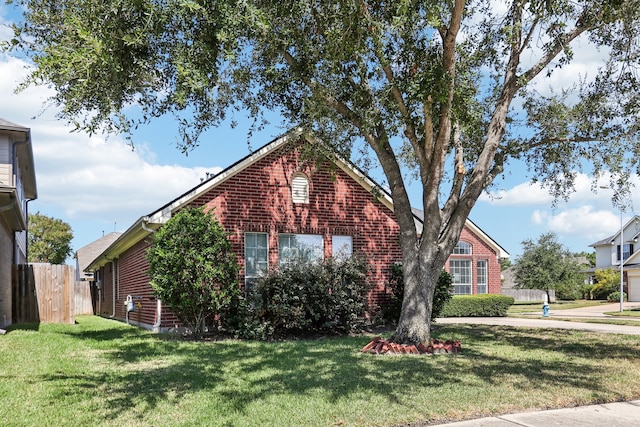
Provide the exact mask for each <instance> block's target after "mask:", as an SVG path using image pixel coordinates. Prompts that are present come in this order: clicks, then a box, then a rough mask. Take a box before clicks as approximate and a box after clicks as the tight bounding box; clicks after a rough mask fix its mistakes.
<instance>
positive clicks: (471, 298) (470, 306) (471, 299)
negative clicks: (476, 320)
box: [442, 294, 515, 317]
mask: <svg viewBox="0 0 640 427" xmlns="http://www.w3.org/2000/svg"><path fill="white" fill-rule="evenodd" d="M514 302H515V300H514V299H513V298H512V297H508V296H506V295H496V294H481V295H454V296H453V298H451V300H450V301H449V302H447V303H446V304H445V306H444V308H443V310H442V317H504V316H506V315H507V310H508V309H509V307H511V305H513V303H514Z"/></svg>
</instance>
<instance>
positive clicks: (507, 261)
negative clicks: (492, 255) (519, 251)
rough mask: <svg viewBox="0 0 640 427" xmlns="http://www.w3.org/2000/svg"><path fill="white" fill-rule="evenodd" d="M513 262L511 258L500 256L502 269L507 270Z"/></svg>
mask: <svg viewBox="0 0 640 427" xmlns="http://www.w3.org/2000/svg"><path fill="white" fill-rule="evenodd" d="M512 265H513V263H512V262H511V260H510V259H509V258H500V271H505V270H506V269H507V268H509V267H511V266H512Z"/></svg>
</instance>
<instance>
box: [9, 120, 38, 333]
mask: <svg viewBox="0 0 640 427" xmlns="http://www.w3.org/2000/svg"><path fill="white" fill-rule="evenodd" d="M37 197H38V194H37V189H36V175H35V169H34V164H33V150H32V146H31V131H30V129H29V128H26V127H24V126H20V125H17V124H15V123H11V122H10V121H7V120H4V119H2V118H0V327H2V328H4V327H5V326H7V325H10V324H11V323H13V315H12V312H13V304H14V301H13V300H14V296H13V295H12V290H11V287H12V285H11V283H12V270H13V268H12V267H13V266H14V265H19V264H26V263H27V216H28V209H27V206H28V203H29V201H31V200H34V199H36V198H37Z"/></svg>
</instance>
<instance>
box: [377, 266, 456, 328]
mask: <svg viewBox="0 0 640 427" xmlns="http://www.w3.org/2000/svg"><path fill="white" fill-rule="evenodd" d="M387 291H388V293H389V298H388V301H387V303H386V304H385V305H384V307H383V309H382V318H383V319H384V320H385V321H387V322H389V323H395V322H397V321H398V319H399V318H400V311H401V310H402V296H403V295H404V278H403V275H402V264H394V265H392V266H391V280H390V281H389V283H388V284H387ZM452 293H453V276H452V275H451V274H449V273H447V272H446V271H445V270H442V271H441V272H440V277H438V284H437V285H436V289H435V291H434V294H433V307H432V310H431V318H432V319H435V318H436V317H440V313H441V312H442V309H443V307H444V305H445V304H446V303H447V301H449V300H450V299H451V295H452Z"/></svg>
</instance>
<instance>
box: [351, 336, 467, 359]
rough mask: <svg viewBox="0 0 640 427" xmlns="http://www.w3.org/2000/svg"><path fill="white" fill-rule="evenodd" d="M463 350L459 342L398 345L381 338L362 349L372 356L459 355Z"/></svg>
mask: <svg viewBox="0 0 640 427" xmlns="http://www.w3.org/2000/svg"><path fill="white" fill-rule="evenodd" d="M461 350H462V347H461V345H460V341H458V340H455V341H454V340H446V341H441V340H438V339H431V341H430V342H429V343H427V344H426V345H425V344H423V343H419V344H398V343H394V342H392V341H389V340H385V339H382V338H381V337H375V338H374V339H373V340H371V342H369V344H367V345H365V346H364V347H362V352H363V353H371V354H427V355H431V354H457V353H460V351H461Z"/></svg>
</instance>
